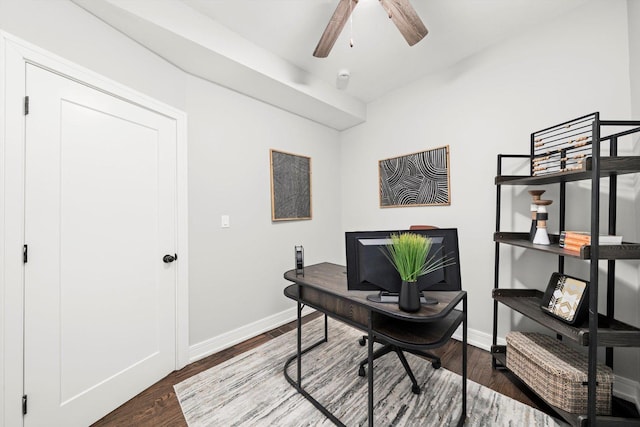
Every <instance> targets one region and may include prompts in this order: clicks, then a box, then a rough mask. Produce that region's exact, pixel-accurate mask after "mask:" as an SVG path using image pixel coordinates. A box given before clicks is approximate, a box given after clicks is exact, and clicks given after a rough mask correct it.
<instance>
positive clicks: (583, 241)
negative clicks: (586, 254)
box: [558, 230, 622, 253]
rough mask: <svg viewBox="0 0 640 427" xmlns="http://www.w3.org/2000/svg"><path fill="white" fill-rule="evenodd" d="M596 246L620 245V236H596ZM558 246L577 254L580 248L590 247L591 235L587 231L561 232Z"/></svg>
mask: <svg viewBox="0 0 640 427" xmlns="http://www.w3.org/2000/svg"><path fill="white" fill-rule="evenodd" d="M598 244H599V245H600V246H609V245H621V244H622V236H614V235H609V234H601V235H599V236H598ZM558 245H559V246H560V247H561V248H564V249H566V250H568V251H572V252H576V253H579V252H580V248H582V247H583V246H585V245H591V233H589V232H588V231H569V230H565V231H561V232H560V237H559V240H558Z"/></svg>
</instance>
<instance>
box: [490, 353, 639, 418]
mask: <svg viewBox="0 0 640 427" xmlns="http://www.w3.org/2000/svg"><path fill="white" fill-rule="evenodd" d="M491 355H492V356H493V358H494V359H496V360H497V361H498V362H500V368H501V369H506V370H507V371H508V372H509V373H511V375H513V376H514V377H515V378H516V379H517V381H518V382H519V383H521V384H524V385H525V386H527V388H528V389H529V390H530V391H531V393H533V394H535V395H536V396H538V398H539V399H540V400H542V401H543V402H545V404H546V405H548V406H549V407H550V408H551V409H552V410H553V411H555V412H556V413H557V414H558V415H559V416H560V417H562V418H563V419H564V420H565V421H567V422H568V423H569V424H571V425H572V426H575V427H578V426H579V427H583V426H584V427H586V426H587V425H588V422H587V421H588V419H587V416H586V415H585V414H574V413H571V412H567V411H564V410H562V409H560V408H558V407H557V406H553V405H551V404H550V403H549V402H547V401H546V400H545V399H544V397H542V396H540V395H539V394H538V393H536V391H535V390H533V389H531V388H530V387H529V386H528V385H527V383H526V382H524V381H523V380H522V379H521V378H520V377H519V376H518V375H517V374H515V373H514V372H512V371H511V370H510V369H509V368H508V367H507V348H506V346H503V345H496V346H492V348H491ZM612 399H613V401H612V405H613V408H614V414H615V412H616V408H617V407H618V406H624V403H626V402H624V401H622V400H621V399H618V398H616V396H612ZM627 416H630V415H628V414H627ZM596 422H597V424H598V425H616V426H623V425H635V426H637V425H640V419H638V418H624V417H620V416H606V415H597V416H596Z"/></svg>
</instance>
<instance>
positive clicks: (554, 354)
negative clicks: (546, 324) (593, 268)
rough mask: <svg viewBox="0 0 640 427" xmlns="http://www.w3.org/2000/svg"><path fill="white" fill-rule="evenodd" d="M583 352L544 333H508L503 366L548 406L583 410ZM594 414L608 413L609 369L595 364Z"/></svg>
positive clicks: (584, 408)
mask: <svg viewBox="0 0 640 427" xmlns="http://www.w3.org/2000/svg"><path fill="white" fill-rule="evenodd" d="M587 363H588V359H587V356H586V355H585V354H582V353H579V352H577V351H576V350H574V349H572V348H570V347H567V346H566V345H565V344H563V343H562V342H560V341H558V340H557V339H554V338H553V337H550V336H548V335H543V334H538V333H523V332H509V333H508V334H507V368H509V369H510V370H511V371H512V372H513V373H514V374H516V375H517V376H518V377H519V378H520V379H521V380H522V381H524V382H525V383H526V384H527V385H528V386H529V387H531V389H533V390H534V391H535V392H536V393H538V395H540V396H541V397H543V398H544V399H545V400H546V401H547V402H549V403H550V404H551V405H553V406H556V407H558V408H560V409H562V410H564V411H567V412H570V413H574V414H586V413H587V393H588V391H587V389H588V387H587V381H588V379H587ZM596 378H597V379H596V381H597V386H596V413H597V414H598V415H610V414H611V390H612V388H613V372H612V370H611V368H609V367H608V366H604V365H601V364H598V370H597V376H596Z"/></svg>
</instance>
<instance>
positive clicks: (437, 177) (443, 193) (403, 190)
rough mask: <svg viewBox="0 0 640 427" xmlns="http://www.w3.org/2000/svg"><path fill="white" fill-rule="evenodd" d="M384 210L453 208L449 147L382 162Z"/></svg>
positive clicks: (381, 201) (381, 188) (381, 185)
mask: <svg viewBox="0 0 640 427" xmlns="http://www.w3.org/2000/svg"><path fill="white" fill-rule="evenodd" d="M378 172H379V176H380V207H382V208H389V207H407V206H437V205H450V204H451V198H450V186H449V146H448V145H446V146H444V147H438V148H434V149H432V150H427V151H422V152H419V153H413V154H407V155H405V156H400V157H394V158H390V159H385V160H380V161H379V163H378Z"/></svg>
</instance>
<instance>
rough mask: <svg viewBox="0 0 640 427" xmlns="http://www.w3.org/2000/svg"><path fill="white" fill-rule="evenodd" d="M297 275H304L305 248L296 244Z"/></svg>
mask: <svg viewBox="0 0 640 427" xmlns="http://www.w3.org/2000/svg"><path fill="white" fill-rule="evenodd" d="M295 251H296V276H302V277H304V248H303V247H302V246H296V247H295Z"/></svg>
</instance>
